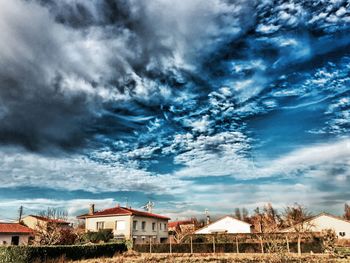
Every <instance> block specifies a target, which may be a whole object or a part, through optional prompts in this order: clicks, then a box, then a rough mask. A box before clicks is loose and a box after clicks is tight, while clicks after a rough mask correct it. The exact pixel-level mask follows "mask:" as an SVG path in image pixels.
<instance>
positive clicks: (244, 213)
mask: <svg viewBox="0 0 350 263" xmlns="http://www.w3.org/2000/svg"><path fill="white" fill-rule="evenodd" d="M242 220H243V221H248V220H249V212H248V210H247V209H246V208H244V207H243V208H242Z"/></svg>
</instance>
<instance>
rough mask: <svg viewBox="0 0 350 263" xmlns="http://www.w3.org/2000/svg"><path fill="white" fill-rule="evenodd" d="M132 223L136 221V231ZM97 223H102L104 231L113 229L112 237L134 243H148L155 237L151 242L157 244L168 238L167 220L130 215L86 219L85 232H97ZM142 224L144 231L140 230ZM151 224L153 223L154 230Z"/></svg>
mask: <svg viewBox="0 0 350 263" xmlns="http://www.w3.org/2000/svg"><path fill="white" fill-rule="evenodd" d="M133 221H136V230H134V229H133ZM98 222H103V224H104V229H113V234H114V236H120V237H122V236H124V237H125V238H126V239H131V238H133V239H134V240H135V241H136V242H149V238H150V237H152V238H153V237H155V238H154V239H152V240H153V241H154V242H157V243H158V242H160V241H165V240H164V239H167V238H168V220H165V219H158V218H152V217H141V216H130V215H126V216H106V217H95V218H86V221H85V230H86V231H97V230H98V229H97V223H98ZM142 222H145V229H142ZM152 223H155V230H153V229H152Z"/></svg>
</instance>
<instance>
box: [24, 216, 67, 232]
mask: <svg viewBox="0 0 350 263" xmlns="http://www.w3.org/2000/svg"><path fill="white" fill-rule="evenodd" d="M21 222H22V223H23V224H25V225H26V226H27V227H29V228H31V229H33V230H35V229H37V228H38V227H40V228H41V229H47V228H48V227H49V226H51V225H54V226H55V227H59V228H69V227H71V225H70V223H69V222H67V221H65V220H61V219H53V218H48V217H44V216H37V215H28V216H25V217H23V218H22V220H21Z"/></svg>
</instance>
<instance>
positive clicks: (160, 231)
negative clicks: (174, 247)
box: [132, 216, 168, 243]
mask: <svg viewBox="0 0 350 263" xmlns="http://www.w3.org/2000/svg"><path fill="white" fill-rule="evenodd" d="M132 221H136V222H137V228H136V230H134V229H133V231H132V235H133V238H134V240H135V239H136V240H135V241H136V242H149V241H150V238H152V241H153V242H157V243H159V242H161V241H162V240H163V241H165V239H166V240H167V239H168V220H166V219H159V218H152V217H141V216H134V217H133V220H132ZM142 222H145V223H146V225H145V226H146V227H145V229H142ZM153 223H154V224H155V228H154V230H153V229H152V225H153ZM154 237H155V238H154Z"/></svg>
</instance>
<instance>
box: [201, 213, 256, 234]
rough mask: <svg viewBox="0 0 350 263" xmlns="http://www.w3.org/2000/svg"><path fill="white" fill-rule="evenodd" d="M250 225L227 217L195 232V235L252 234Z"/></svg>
mask: <svg viewBox="0 0 350 263" xmlns="http://www.w3.org/2000/svg"><path fill="white" fill-rule="evenodd" d="M250 226H251V225H250V224H248V223H246V222H244V221H241V220H238V219H236V218H233V217H231V216H225V217H223V218H221V219H219V220H217V221H215V222H213V223H211V224H208V225H206V226H205V227H203V228H201V229H198V230H197V231H195V232H194V233H195V234H213V233H228V234H238V233H250V232H251V230H250Z"/></svg>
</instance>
